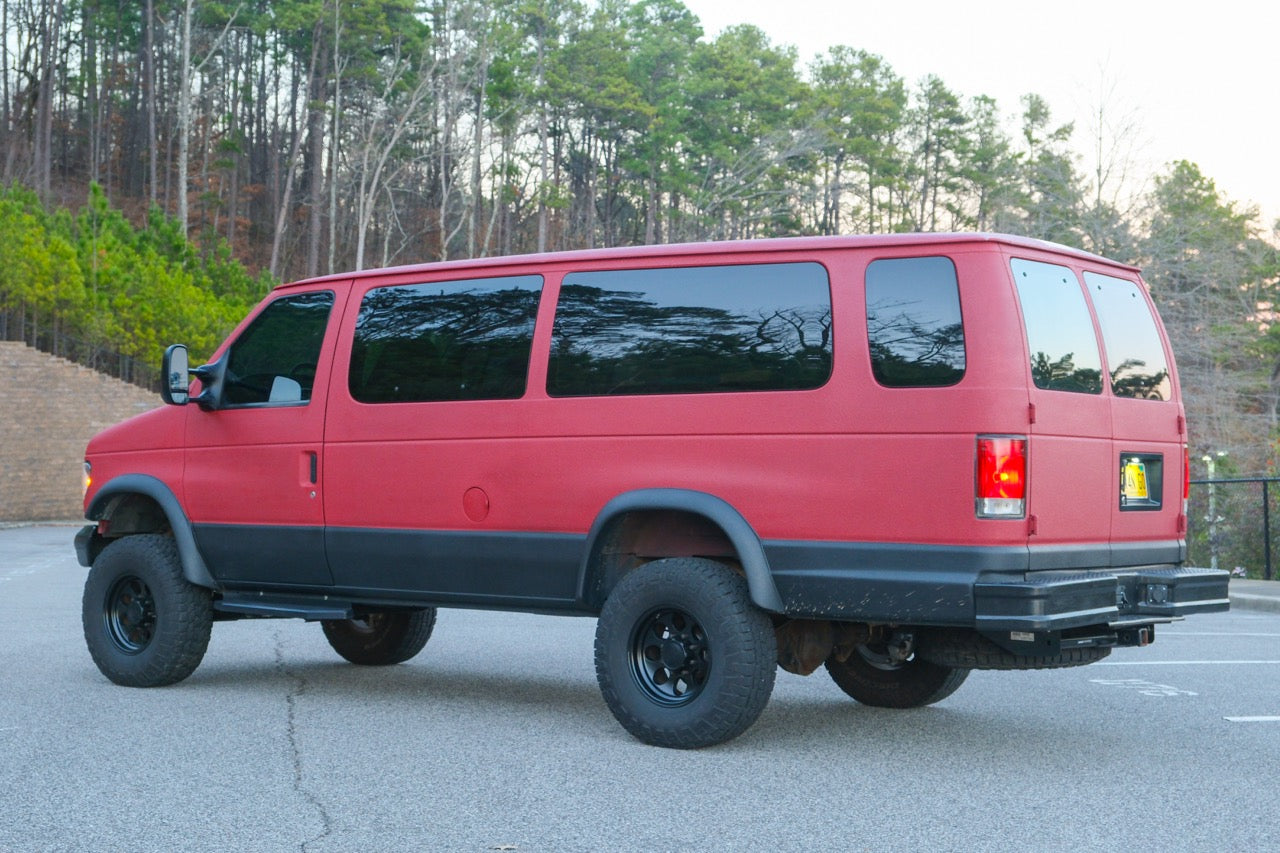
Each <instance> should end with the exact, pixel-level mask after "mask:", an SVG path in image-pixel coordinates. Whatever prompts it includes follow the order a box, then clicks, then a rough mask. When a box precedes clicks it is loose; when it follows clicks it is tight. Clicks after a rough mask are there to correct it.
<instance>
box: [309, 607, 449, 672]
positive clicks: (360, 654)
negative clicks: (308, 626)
mask: <svg viewBox="0 0 1280 853" xmlns="http://www.w3.org/2000/svg"><path fill="white" fill-rule="evenodd" d="M435 625H436V609H435V608H434V607H427V608H424V609H422V610H387V611H378V612H373V613H369V614H366V615H365V616H363V617H361V618H359V619H325V620H322V621H321V622H320V627H321V628H322V629H323V630H324V636H325V639H326V640H328V641H329V645H331V646H333V650H334V651H335V652H337V653H338V654H340V655H342V656H343V657H344V658H346V659H347V660H349V661H351V662H352V663H356V664H360V665H362V666H389V665H391V664H396V663H404V662H405V661H407V660H409V659H410V658H412V657H413V656H414V655H416V654H417V653H418V652H420V651H422V649H423V647H424V646H426V644H427V640H429V639H431V631H432V629H433V628H435Z"/></svg>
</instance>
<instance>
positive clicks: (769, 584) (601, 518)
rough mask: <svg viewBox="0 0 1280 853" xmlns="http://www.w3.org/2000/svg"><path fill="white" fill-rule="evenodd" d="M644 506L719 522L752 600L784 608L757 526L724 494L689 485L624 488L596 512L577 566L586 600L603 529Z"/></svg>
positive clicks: (777, 610)
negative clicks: (748, 521)
mask: <svg viewBox="0 0 1280 853" xmlns="http://www.w3.org/2000/svg"><path fill="white" fill-rule="evenodd" d="M644 510H677V511H680V512H687V513H691V514H693V515H700V516H702V517H703V518H706V519H707V520H708V521H710V522H711V523H712V524H715V525H717V526H718V527H719V528H720V529H721V530H722V531H724V534H725V536H727V537H728V539H729V542H730V543H731V544H732V545H733V548H734V550H735V551H736V552H737V554H738V560H739V562H741V564H742V571H743V573H744V574H745V575H746V577H747V587H748V589H749V590H750V591H751V601H752V602H753V603H754V604H755V605H756V606H757V607H759V608H761V609H762V610H767V611H769V612H772V613H781V612H782V611H783V604H782V597H781V596H780V595H779V594H778V587H777V585H775V584H774V582H773V574H772V572H771V571H770V569H769V560H768V558H767V557H766V556H765V553H764V545H763V544H761V542H760V537H759V536H757V535H756V532H755V530H754V529H753V528H752V527H751V525H750V524H748V523H747V520H746V519H745V518H743V517H742V514H741V513H739V512H738V511H737V510H736V509H734V508H733V506H732V505H731V504H730V503H728V502H727V501H725V500H723V499H722V498H718V497H716V496H715V495H710V494H707V493H706V492H697V491H693V490H690V489H638V490H636V491H633V492H624V493H623V494H620V495H618V496H617V497H615V498H613V499H612V500H610V501H609V502H608V503H607V504H605V505H604V508H603V509H601V510H600V512H599V514H598V515H596V519H595V521H594V522H593V523H592V525H591V530H590V532H589V533H588V534H587V547H586V550H585V552H584V554H583V558H582V563H581V565H580V566H579V567H578V596H579V600H580V601H585V600H586V596H587V594H588V590H587V583H588V579H589V572H590V569H591V565H592V563H594V562H595V560H596V558H597V557H598V556H599V549H600V547H601V545H602V537H603V534H604V532H605V531H606V530H607V529H608V528H609V525H610V523H611V522H613V520H614V519H616V518H617V517H618V516H620V515H623V514H625V513H628V512H636V511H644Z"/></svg>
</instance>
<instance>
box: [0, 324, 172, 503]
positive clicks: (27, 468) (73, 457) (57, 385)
mask: <svg viewBox="0 0 1280 853" xmlns="http://www.w3.org/2000/svg"><path fill="white" fill-rule="evenodd" d="M159 405H161V403H160V395H159V394H155V393H152V392H150V391H147V390H145V389H142V388H139V387H137V386H136V385H130V384H128V383H126V382H121V381H120V380H118V379H113V378H111V377H110V376H106V375H104V374H101V373H98V372H97V371H96V370H91V369H89V368H87V367H81V366H80V365H77V364H72V363H71V362H69V361H66V360H64V359H61V358H56V357H54V356H51V355H47V354H45V353H42V352H39V351H37V350H34V349H32V348H31V347H28V346H27V345H26V344H23V343H21V342H14V341H0V522H4V521H51V520H53V521H61V520H73V519H79V518H81V517H82V515H83V509H82V505H81V500H82V494H83V483H82V478H83V471H84V468H83V463H84V447H85V444H87V443H88V441H89V439H90V438H91V437H92V436H93V435H94V433H96V432H98V431H99V430H102V429H104V428H106V427H109V426H111V425H112V424H115V423H119V422H120V421H122V420H124V419H125V418H129V417H132V416H133V415H136V414H138V413H139V412H145V411H147V410H148V409H153V408H155V407H156V406H159Z"/></svg>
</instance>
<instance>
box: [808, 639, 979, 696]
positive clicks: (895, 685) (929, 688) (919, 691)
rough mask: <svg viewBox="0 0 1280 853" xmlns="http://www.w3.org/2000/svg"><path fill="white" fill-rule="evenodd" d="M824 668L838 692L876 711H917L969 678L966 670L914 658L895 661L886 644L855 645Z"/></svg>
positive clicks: (949, 692) (833, 656)
mask: <svg viewBox="0 0 1280 853" xmlns="http://www.w3.org/2000/svg"><path fill="white" fill-rule="evenodd" d="M826 666H827V672H828V673H829V674H830V675H831V680H832V681H834V682H835V683H836V684H837V685H839V687H840V689H841V690H843V691H844V692H845V693H847V694H849V695H850V696H851V697H853V698H854V699H856V700H858V701H859V702H861V703H862V704H863V705H872V706H874V707H877V708H919V707H921V706H924V705H932V704H933V703H935V702H941V701H942V700H943V699H946V698H947V697H948V696H950V695H951V694H952V693H955V692H956V690H957V689H959V687H960V685H961V684H963V683H964V680H965V679H966V678H968V677H969V670H967V669H954V668H951V667H945V666H938V665H937V664H934V663H930V662H928V661H926V660H923V659H921V658H920V657H919V656H916V655H913V656H910V657H908V658H907V659H905V660H897V659H895V658H894V657H893V656H892V655H890V654H889V648H888V646H887V645H886V644H885V643H868V644H866V645H861V646H858V647H856V648H855V649H854V650H853V651H852V652H851V653H850V654H849V656H848V657H847V658H846V659H844V660H840V659H839V658H838V657H836V656H835V655H832V656H831V657H829V658H827V664H826Z"/></svg>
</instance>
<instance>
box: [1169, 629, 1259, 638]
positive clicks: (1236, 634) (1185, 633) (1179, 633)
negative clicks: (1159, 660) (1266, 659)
mask: <svg viewBox="0 0 1280 853" xmlns="http://www.w3.org/2000/svg"><path fill="white" fill-rule="evenodd" d="M1173 637H1268V638H1270V639H1277V638H1280V634H1259V633H1256V632H1253V631H1165V632H1164V633H1163V634H1161V635H1160V639H1162V640H1167V639H1171V638H1173Z"/></svg>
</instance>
